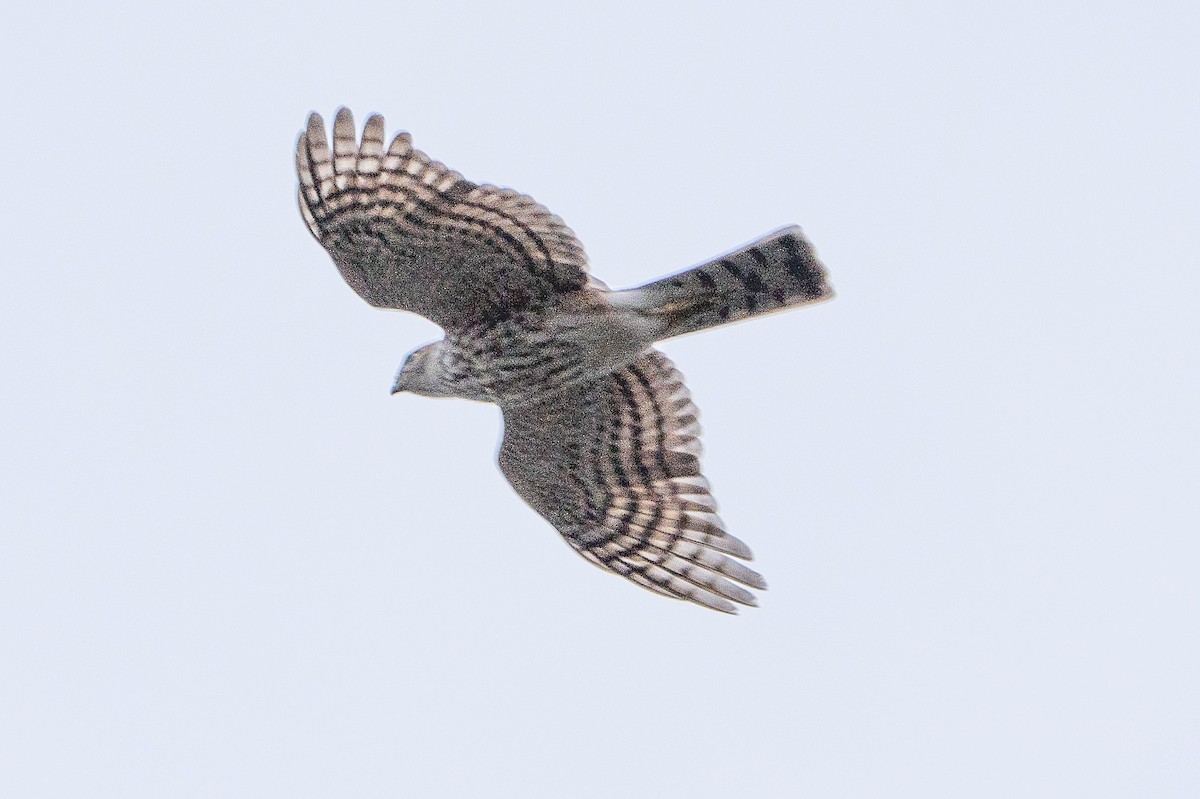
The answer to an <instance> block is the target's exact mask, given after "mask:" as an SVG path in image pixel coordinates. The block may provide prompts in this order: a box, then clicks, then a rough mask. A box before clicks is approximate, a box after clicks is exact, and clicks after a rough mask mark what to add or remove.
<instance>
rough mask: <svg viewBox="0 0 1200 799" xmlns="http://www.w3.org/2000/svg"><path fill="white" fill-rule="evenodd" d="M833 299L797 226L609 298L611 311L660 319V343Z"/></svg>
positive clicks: (823, 269) (820, 269) (818, 262)
mask: <svg viewBox="0 0 1200 799" xmlns="http://www.w3.org/2000/svg"><path fill="white" fill-rule="evenodd" d="M832 296H833V288H832V287H831V286H830V285H829V282H828V280H827V279H826V275H825V266H824V265H823V264H822V263H821V262H820V260H818V259H817V254H816V252H814V251H813V247H812V245H811V244H809V243H808V240H807V239H805V238H804V234H803V233H801V232H800V228H799V227H797V226H795V225H791V226H790V227H785V228H780V229H779V230H776V231H773V232H771V233H768V234H767V235H765V236H763V237H761V238H759V239H756V240H755V241H752V242H751V243H749V244H747V245H745V246H743V247H740V248H738V249H736V250H734V251H732V252H729V253H726V254H725V255H722V256H720V257H717V258H714V259H712V260H710V261H705V262H704V263H702V264H700V265H698V266H693V267H692V268H691V269H688V270H686V271H683V272H679V273H678V274H675V275H671V276H669V277H664V278H662V279H660V280H656V281H654V282H653V283H647V284H646V285H644V286H640V287H638V288H636V289H629V290H628V291H618V292H613V293H612V294H611V295H610V297H611V299H612V301H613V304H614V305H618V306H625V307H629V308H635V309H637V310H638V311H640V312H642V313H648V314H652V315H654V316H656V317H659V318H660V319H661V320H662V322H663V324H664V327H665V332H664V333H663V334H662V335H661V336H660V338H662V339H667V338H673V337H674V336H681V335H683V334H685V333H692V332H695V331H697V330H703V329H704V328H707V327H715V326H717V325H723V324H726V323H728V322H737V321H739V320H741V319H748V318H750V317H752V316H760V315H762V314H768V313H773V312H775V311H782V310H784V309H786V308H794V307H796V306H798V305H807V304H808V303H813V302H820V301H821V300H827V299H829V298H831V297H832Z"/></svg>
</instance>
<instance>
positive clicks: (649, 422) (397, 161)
mask: <svg viewBox="0 0 1200 799" xmlns="http://www.w3.org/2000/svg"><path fill="white" fill-rule="evenodd" d="M296 168H297V171H298V173H299V176H300V188H299V201H300V212H301V214H302V215H303V216H304V221H305V222H306V223H307V224H308V228H309V230H310V231H312V234H313V236H315V237H316V239H317V241H319V242H320V243H321V246H323V247H324V248H325V249H326V250H327V251H328V252H329V255H330V256H331V257H332V258H333V261H334V263H335V264H337V267H338V269H339V270H340V271H341V274H342V277H343V278H344V279H345V280H346V282H347V283H349V284H350V286H351V288H353V289H354V290H355V291H356V292H358V294H359V295H360V296H361V297H362V298H363V299H365V300H366V301H367V302H368V303H370V304H371V305H374V306H376V307H381V308H397V309H401V310H405V311H411V312H413V313H417V314H420V315H422V316H424V317H427V318H428V319H430V320H432V321H433V322H435V323H436V324H438V325H439V326H441V327H442V328H443V330H445V337H444V338H443V339H442V340H441V341H437V342H434V343H432V344H427V345H426V346H424V347H421V348H419V349H417V350H416V351H414V352H413V353H411V354H410V355H409V356H408V358H407V359H406V360H405V362H404V364H403V366H402V367H401V369H400V372H399V374H398V375H397V376H396V381H395V384H394V386H393V389H392V391H393V393H395V392H399V391H410V392H413V393H415V394H422V395H425V396H432V397H461V398H464V399H470V400H478V401H482V402H492V403H495V404H496V405H498V406H500V409H501V411H502V412H503V415H504V441H503V444H502V445H501V447H500V455H499V459H500V469H501V471H503V472H504V476H505V477H507V478H508V481H509V482H510V483H511V484H512V486H513V488H515V489H516V491H517V493H518V494H520V496H521V498H522V499H524V500H525V501H526V502H527V503H529V505H530V506H531V507H533V509H534V510H536V511H537V512H538V513H540V514H541V515H542V516H543V517H544V518H545V519H546V520H547V521H548V522H550V523H551V524H552V525H554V527H555V528H556V529H557V530H558V531H559V532H560V533H561V534H562V536H563V537H564V538H565V539H566V540H567V542H568V543H569V544H570V545H571V546H572V547H574V548H575V550H576V551H577V552H579V554H580V555H582V556H583V557H584V558H586V559H587V560H589V561H591V562H592V563H594V564H596V565H597V566H601V567H603V568H605V569H607V570H609V571H612V572H616V573H617V574H620V575H621V576H623V577H626V578H628V579H629V580H632V581H633V582H635V583H637V584H638V585H640V586H642V587H643V588H647V589H649V590H651V591H654V592H656V593H659V594H662V595H664V596H668V597H674V598H677V599H686V600H690V601H692V602H695V603H697V604H700V605H703V606H705V607H708V608H712V609H714V610H720V611H724V612H726V613H736V612H737V608H736V605H735V604H734V603H740V604H743V605H754V604H756V602H755V599H754V595H753V594H752V593H750V592H749V591H747V590H746V589H745V588H743V587H742V585H745V586H750V587H752V588H760V589H762V588H766V583H765V582H764V581H763V579H762V577H761V576H760V575H759V574H758V573H757V572H754V571H752V570H751V569H749V568H748V567H746V566H745V565H743V564H742V563H741V562H740V561H738V560H735V559H734V558H741V559H743V560H749V559H750V558H751V554H750V549H749V548H748V547H747V546H746V545H745V544H744V543H742V542H741V541H740V540H738V539H737V538H734V537H733V536H732V535H730V534H729V533H728V532H726V531H725V527H724V525H723V524H722V522H721V520H720V518H719V517H718V516H717V515H716V510H717V506H716V502H715V501H714V499H713V497H712V493H711V491H710V489H709V485H708V482H707V481H706V480H705V479H704V477H703V475H701V473H700V458H699V456H700V439H699V435H700V426H699V423H698V421H697V416H698V411H697V410H696V406H695V405H694V404H693V403H692V399H691V395H690V394H689V393H688V390H687V387H686V386H685V385H684V382H683V377H682V376H681V375H680V374H679V372H678V371H676V369H675V367H674V365H673V364H672V363H671V362H670V361H669V360H668V359H667V358H666V356H664V355H663V354H662V353H661V352H659V351H658V350H656V349H654V347H653V344H654V343H655V342H657V341H662V340H664V339H668V338H673V337H675V336H680V335H683V334H685V333H692V332H694V331H697V330H703V329H705V328H709V327H714V326H717V325H721V324H725V323H728V322H735V321H738V320H740V319H745V318H747V317H751V316H759V315H762V314H768V313H772V312H774V311H779V310H783V309H785V308H793V307H796V306H799V305H806V304H809V303H813V302H819V301H821V300H825V299H829V298H830V297H832V296H833V290H832V288H831V287H830V286H829V283H828V281H827V280H826V275H825V269H824V266H823V265H822V264H821V262H820V261H819V260H818V259H817V256H816V254H815V253H814V252H813V248H812V245H810V244H809V243H808V241H807V240H806V239H805V238H804V236H803V234H802V233H801V232H800V228H798V227H795V226H791V227H785V228H781V229H779V230H776V231H774V232H772V233H769V234H767V235H765V236H763V237H762V238H760V239H758V240H756V241H754V242H752V243H750V244H747V245H745V246H743V247H741V248H740V249H737V250H734V251H732V252H729V253H727V254H725V255H722V256H720V257H718V258H714V259H712V260H710V261H707V262H705V263H702V264H700V265H699V266H694V267H692V268H691V269H688V270H685V271H683V272H680V273H678V274H675V275H671V276H669V277H665V278H662V279H660V280H655V281H653V282H650V283H647V284H646V285H644V286H639V287H638V288H633V289H627V290H624V291H611V290H609V289H608V287H607V286H605V285H604V284H603V283H601V282H600V281H599V280H597V279H595V278H594V277H591V276H590V275H589V274H588V271H587V259H586V257H585V256H584V252H583V247H582V245H580V243H579V241H578V240H577V239H576V238H575V235H574V234H573V233H572V232H571V230H570V229H569V228H568V227H567V226H566V225H564V224H563V221H562V220H561V219H559V218H558V217H557V216H555V215H554V214H552V213H550V212H549V211H548V210H546V208H544V207H543V206H541V205H539V204H538V203H537V202H535V201H534V200H533V199H532V198H530V197H528V196H526V195H524V194H520V193H518V192H516V191H513V190H512V189H505V188H499V187H497V186H491V185H486V184H477V183H472V182H471V181H469V180H466V179H464V178H463V176H462V175H460V174H459V173H457V172H455V171H453V170H451V169H448V168H447V167H446V166H445V165H443V164H441V163H439V162H437V161H433V160H431V159H430V158H429V157H428V156H426V155H425V154H424V153H423V152H421V151H420V150H417V149H414V148H413V145H412V137H411V136H409V134H407V133H400V134H398V135H396V137H395V138H393V139H392V141H391V144H390V145H385V140H384V123H383V118H382V117H380V116H378V115H373V116H371V117H370V118H368V119H367V122H366V126H365V128H364V130H363V133H362V139H361V141H360V140H359V139H358V138H356V136H355V127H354V119H353V117H352V116H351V114H350V112H349V111H348V110H347V109H345V108H342V109H340V110H339V111H338V112H337V117H336V119H335V120H334V123H333V148H332V151H331V150H330V147H329V143H328V140H327V138H326V132H325V123H324V121H323V120H322V119H321V117H320V116H319V115H318V114H312V115H311V116H310V117H309V119H308V128H307V129H306V130H305V131H304V132H303V133H302V134H301V135H300V139H299V142H298V144H297V147H296ZM730 556H733V557H730ZM739 583H740V584H741V585H739Z"/></svg>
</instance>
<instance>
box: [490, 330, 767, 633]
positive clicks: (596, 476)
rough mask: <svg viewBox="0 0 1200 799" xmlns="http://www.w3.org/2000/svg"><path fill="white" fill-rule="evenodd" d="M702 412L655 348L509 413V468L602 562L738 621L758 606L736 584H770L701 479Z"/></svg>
mask: <svg viewBox="0 0 1200 799" xmlns="http://www.w3.org/2000/svg"><path fill="white" fill-rule="evenodd" d="M697 415H698V411H697V410H696V406H695V405H694V404H693V403H692V400H691V396H690V395H689V394H688V391H687V388H686V387H685V386H684V384H683V377H682V376H681V375H680V374H679V372H677V371H676V370H675V367H674V365H673V364H672V363H671V362H670V361H669V360H668V359H667V357H666V356H665V355H663V354H662V353H660V352H658V351H657V350H647V351H646V352H645V353H643V354H642V355H641V356H639V357H638V359H637V360H636V361H634V362H633V363H632V364H630V365H629V366H627V367H626V368H624V369H621V370H619V371H617V372H614V373H613V374H611V375H608V376H607V377H604V378H601V379H600V380H597V381H595V382H592V383H587V384H583V385H579V386H574V387H572V388H568V389H567V390H565V391H562V392H558V393H556V394H554V395H552V396H550V397H548V398H546V399H545V400H543V401H541V402H534V403H529V404H523V405H520V406H518V407H515V408H505V409H504V443H503V445H502V446H501V448H500V468H501V470H502V471H503V472H504V475H505V477H507V478H508V480H509V482H510V483H512V485H513V488H515V489H516V491H517V493H518V494H520V495H521V497H522V498H523V499H524V500H525V501H526V502H528V503H529V505H530V506H532V507H533V509H534V510H536V511H537V512H538V513H540V514H541V515H542V516H544V517H545V518H546V520H547V521H549V522H550V523H551V524H553V525H554V526H555V527H556V528H557V529H558V531H559V532H560V533H562V535H563V537H564V538H566V540H567V542H568V543H569V544H570V545H571V546H572V547H574V548H575V549H576V551H578V552H579V554H581V555H583V557H585V558H587V559H588V560H589V561H591V562H592V563H594V564H596V565H598V566H601V567H603V568H605V569H608V570H610V571H613V572H616V573H617V574H620V575H622V576H623V577H626V578H628V579H630V580H632V581H633V582H635V583H637V584H638V585H640V586H642V587H643V588H648V589H650V590H651V591H655V592H657V593H660V594H664V595H666V596H670V597H675V598H677V599H687V600H690V601H692V602H696V603H697V604H700V605H704V606H705V607H709V608H712V609H714V610H720V611H724V612H726V613H736V612H737V608H736V606H735V605H734V604H733V603H734V602H740V603H742V604H744V605H754V604H756V603H755V600H754V595H753V594H751V593H750V592H749V591H747V590H746V589H744V588H742V587H741V586H739V585H736V584H734V583H733V582H731V581H730V580H736V581H737V582H740V583H744V584H745V585H748V586H751V587H753V588H766V583H765V582H764V581H763V579H762V577H761V576H760V575H759V574H758V573H757V572H754V571H752V570H751V569H749V568H747V567H746V566H744V565H742V564H741V563H739V562H738V561H736V560H734V559H733V558H730V557H726V554H728V555H734V556H736V557H739V558H745V559H749V558H750V557H751V555H750V549H749V548H748V547H747V546H746V545H745V544H743V543H742V542H741V541H739V540H738V539H736V538H734V537H733V536H731V535H730V534H729V533H727V532H725V529H724V526H723V525H722V523H721V520H720V518H718V517H717V515H716V502H715V501H714V500H713V498H712V495H711V493H710V492H709V487H708V482H707V481H706V480H705V479H704V477H703V476H702V475H701V474H700V459H699V455H700V440H699V435H700V425H699V422H698V421H697ZM722 553H726V554H722ZM725 578H730V579H725ZM731 600H732V601H731Z"/></svg>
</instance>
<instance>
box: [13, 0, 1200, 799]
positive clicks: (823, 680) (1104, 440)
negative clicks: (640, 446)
mask: <svg viewBox="0 0 1200 799" xmlns="http://www.w3.org/2000/svg"><path fill="white" fill-rule="evenodd" d="M149 5H150V4H138V3H133V4H124V5H122V4H120V3H117V4H86V5H85V4H77V6H78V7H76V8H68V7H64V6H63V5H61V4H50V3H27V4H25V5H24V7H23V8H22V9H21V10H19V11H13V10H9V11H8V12H6V15H7V20H6V22H5V24H4V28H5V29H6V35H7V37H8V42H7V44H6V45H5V47H4V48H3V49H2V50H0V60H2V61H3V63H2V65H0V66H2V67H3V69H2V70H0V74H2V75H3V78H0V80H3V83H4V89H3V97H4V99H5V102H6V106H7V108H8V120H7V122H6V123H5V124H4V125H3V130H2V132H0V137H3V139H2V144H3V147H4V151H5V153H6V154H7V158H8V164H7V167H6V170H5V180H4V185H3V188H2V190H0V197H2V198H3V199H0V202H2V203H3V213H2V214H0V226H2V233H3V242H4V256H3V269H4V272H3V291H0V331H2V335H3V339H2V341H3V347H2V348H0V369H2V370H3V372H2V373H3V375H4V391H3V393H2V394H0V470H2V472H3V474H2V480H0V527H2V531H0V650H2V651H0V794H2V795H4V796H6V797H89V799H100V798H101V797H120V798H121V799H128V797H156V798H157V797H253V798H254V799H261V798H262V797H288V799H292V798H294V797H296V798H300V797H397V796H404V797H439V796H448V797H459V796H461V797H493V796H494V797H521V798H526V797H604V798H605V799H608V798H609V797H614V796H621V797H633V798H634V799H637V798H638V797H651V796H653V797H675V796H680V797H683V796H687V797H732V796H755V797H795V796H812V797H892V796H901V797H921V798H922V799H927V798H928V797H956V798H957V797H968V796H969V797H1005V798H1006V799H1007V798H1009V797H1015V796H1020V797H1055V798H1056V799H1057V798H1058V797H1088V799H1095V798H1096V797H1147V796H1153V797H1194V796H1197V795H1200V769H1198V768H1197V765H1196V764H1197V762H1198V760H1200V723H1198V719H1200V679H1198V678H1197V676H1198V675H1200V643H1198V641H1197V629H1198V614H1200V580H1198V576H1200V544H1198V531H1200V518H1198V515H1200V514H1198V513H1197V510H1196V507H1197V495H1198V484H1200V454H1198V453H1200V424H1198V421H1197V406H1198V403H1200V376H1198V369H1197V346H1198V344H1200V335H1198V329H1200V323H1198V322H1197V318H1196V311H1195V307H1196V303H1197V296H1198V295H1200V259H1198V257H1197V252H1198V248H1197V245H1196V243H1195V238H1196V230H1197V220H1198V219H1200V199H1198V197H1200V192H1198V189H1197V186H1198V185H1200V155H1198V145H1197V142H1198V141H1200V87H1198V84H1200V79H1198V77H1197V76H1200V55H1198V52H1200V51H1198V49H1197V45H1196V30H1197V24H1198V23H1200V12H1197V10H1196V6H1195V4H1194V3H1188V2H1177V3H1137V4H1135V3H1103V2H1102V3H1096V2H1088V3H1084V2H1077V3H1068V2H1038V3H932V2H906V3H845V2H837V3H834V2H822V3H776V4H765V3H746V4H732V3H721V4H716V3H714V4H705V3H693V4H687V5H684V4H679V5H671V6H668V5H664V4H653V3H637V4H630V5H621V4H619V3H605V4H594V5H588V4H582V3H570V4H569V3H559V4H546V5H544V6H543V5H533V4H511V5H510V4H503V3H494V2H489V3H445V4H438V3H432V2H430V3H421V4H407V3H404V2H388V3H378V4H369V3H368V4H358V3H344V4H339V3H321V4H317V3H304V2H288V3H283V2H273V3H258V4H247V3H240V2H239V3H234V2H213V3H201V4H189V5H190V6H191V7H190V8H188V9H182V8H177V7H173V6H174V5H177V4H168V6H172V7H163V8H160V9H155V10H149V8H148V7H149ZM342 104H345V105H347V106H349V107H350V108H352V109H353V110H354V111H355V113H356V114H357V116H358V119H359V122H360V123H361V121H362V120H363V119H364V118H365V116H366V114H367V113H369V112H371V111H378V112H381V113H383V114H384V115H385V116H386V118H387V122H388V131H389V134H390V133H392V132H394V131H396V130H401V129H404V130H410V131H412V133H413V135H414V138H415V140H416V143H417V145H418V146H419V147H421V148H422V149H424V150H426V151H427V152H428V153H430V154H431V155H432V156H433V157H435V158H438V159H440V160H443V161H445V162H446V163H448V164H449V165H450V166H452V167H453V168H455V169H458V170H459V171H461V172H462V173H463V174H464V175H466V176H467V177H468V178H470V179H472V180H475V181H480V182H484V181H486V182H493V183H499V184H502V185H511V186H514V187H517V188H519V189H521V190H522V191H525V192H528V193H530V194H532V195H533V196H534V197H536V198H537V199H538V200H540V201H541V202H542V203H544V204H546V205H547V206H549V207H550V208H551V209H552V210H554V211H555V212H556V213H558V214H560V215H561V216H562V217H563V218H564V219H565V220H566V221H567V223H568V224H569V225H570V226H571V227H572V228H573V229H574V230H575V231H576V232H577V233H578V234H579V236H580V238H581V239H582V240H583V242H584V243H585V245H586V247H587V250H588V253H589V256H590V259H591V263H592V268H593V270H594V272H595V273H596V274H597V275H598V276H599V277H601V278H602V279H603V280H605V281H606V282H607V283H609V284H610V285H612V286H614V287H621V286H629V285H636V284H638V283H641V282H644V281H646V280H648V279H649V278H652V277H657V276H659V275H663V274H666V273H669V272H672V271H676V270H678V269H681V268H683V267H686V266H687V265H689V264H692V263H695V262H697V261H700V260H702V259H705V258H707V257H709V256H711V255H714V254H716V253H719V252H721V251H723V250H727V249H729V248H731V247H733V246H736V245H738V244H740V243H742V242H744V241H747V240H749V239H751V238H753V237H755V236H757V235H759V234H762V233H764V232H766V231H768V230H771V229H772V228H775V227H778V226H781V225H784V224H788V223H793V222H795V223H799V224H800V225H802V226H803V227H804V229H805V231H806V233H807V234H808V236H809V237H810V238H811V240H812V241H813V242H814V243H815V245H816V247H817V248H818V250H819V252H820V254H821V256H822V258H823V259H824V260H825V262H826V263H827V265H828V267H829V270H830V274H831V278H832V281H833V283H834V285H835V286H836V288H837V291H838V297H837V299H836V300H834V301H833V302H831V303H827V304H824V305H820V306H817V307H813V308H806V309H802V310H798V311H795V312H791V313H787V314H781V315H776V316H773V317H770V318H767V319H761V320H756V321H753V322H749V323H746V324H742V325H736V326H733V327H730V328H727V329H723V330H718V331H713V332H708V333H705V334H701V335H696V336H691V337H688V338H685V339H683V340H679V341H673V342H670V343H668V344H666V345H665V346H664V348H663V349H664V350H665V351H666V352H667V354H668V355H669V356H670V357H671V358H672V359H674V360H675V362H676V363H677V365H678V366H679V368H680V370H681V371H682V372H683V373H684V374H686V375H687V377H688V380H689V385H690V386H691V388H692V391H693V394H694V396H695V398H696V402H697V404H698V405H699V406H700V408H701V409H702V411H703V414H704V417H703V422H704V426H705V445H706V454H705V466H706V472H707V474H708V476H709V478H710V480H711V481H712V483H713V486H714V489H715V492H716V495H717V497H718V499H719V500H720V502H721V506H722V514H723V516H724V518H725V520H726V522H727V524H728V526H729V528H730V530H731V532H733V533H734V534H735V535H737V536H738V537H740V538H742V539H744V540H745V541H746V542H747V543H749V544H750V545H751V546H752V547H753V549H754V551H755V554H756V560H755V563H754V565H755V568H757V569H759V570H760V571H762V573H763V574H764V575H765V576H766V578H767V580H768V581H769V583H770V586H771V588H770V590H769V591H767V592H765V593H762V594H761V596H760V601H761V605H762V606H761V607H760V608H757V609H747V610H745V611H744V612H743V613H742V614H741V615H740V616H737V617H729V616H724V615H720V614H716V613H712V612H708V611H705V610H702V609H700V608H697V607H694V606H689V605H686V604H684V603H680V602H671V601H668V600H665V599H662V598H659V597H656V596H654V595H652V594H650V593H647V592H645V591H641V590H639V589H637V588H636V587H633V586H631V585H630V584H628V583H626V582H625V581H623V580H620V579H618V578H615V577H612V576H610V575H607V574H605V573H603V572H601V571H600V570H598V569H595V568H593V567H591V566H589V565H588V564H587V563H585V562H584V561H583V560H582V559H581V558H579V557H578V556H577V555H575V554H574V553H573V552H572V551H571V550H570V548H569V547H567V546H566V545H564V544H563V542H562V541H561V540H560V538H559V536H558V535H557V534H556V533H555V532H554V531H553V530H552V529H551V528H550V527H549V525H548V524H546V523H545V522H544V521H542V520H541V518H540V517H538V516H537V515H536V514H535V513H534V512H533V511H532V510H530V509H529V508H527V507H526V506H525V505H524V504H523V503H522V502H521V501H520V500H519V499H518V498H517V496H516V495H515V494H514V493H513V491H512V490H511V489H510V488H509V487H508V485H507V484H506V483H505V481H504V479H503V477H502V476H501V475H500V473H499V471H498V470H497V468H496V466H495V448H496V444H497V441H498V439H499V432H500V424H499V412H498V411H497V410H496V409H495V408H494V407H491V406H486V405H480V404H472V403H467V402H461V401H449V400H442V401H438V400H430V399H423V398H418V397H413V396H397V397H391V396H389V394H388V388H389V386H390V384H391V379H392V376H393V374H394V372H395V370H396V368H397V367H398V366H399V364H400V362H401V361H402V359H403V357H404V356H405V354H406V353H407V352H408V351H409V350H411V349H413V348H414V347H416V346H417V345H419V344H422V343H425V342H427V341H430V340H432V339H434V338H437V337H438V336H439V335H440V334H439V331H438V330H437V328H436V327H435V326H434V325H432V324H431V323H429V322H427V321H425V320H423V319H419V318H417V317H414V316H410V315H405V314H399V313H389V312H383V311H378V310H373V309H371V308H370V307H369V306H367V305H366V304H365V303H363V302H362V301H361V300H360V299H359V298H358V297H357V296H356V295H355V294H354V293H353V292H352V291H351V290H350V289H349V288H348V287H347V286H346V285H345V284H344V283H343V282H342V280H341V278H340V277H339V276H338V274H337V271H336V269H335V268H334V266H333V264H332V263H331V262H330V260H329V258H328V257H327V256H326V255H325V253H324V252H323V251H322V250H321V248H320V247H319V246H318V245H317V244H316V243H315V242H314V241H313V240H312V238H311V237H310V236H309V234H308V232H307V231H306V230H305V228H304V225H303V224H302V222H301V220H300V216H299V214H298V212H297V210H296V203H295V196H294V193H295V182H296V178H295V172H294V167H293V160H292V159H293V153H292V151H293V146H294V142H295V139H296V136H297V134H298V132H299V130H300V128H301V126H302V125H303V123H304V120H305V117H306V116H307V114H308V113H309V111H310V110H319V111H321V112H322V113H323V114H325V116H326V118H329V117H331V115H332V113H333V111H334V110H335V109H336V108H337V107H338V106H339V105H342Z"/></svg>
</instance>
